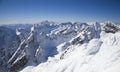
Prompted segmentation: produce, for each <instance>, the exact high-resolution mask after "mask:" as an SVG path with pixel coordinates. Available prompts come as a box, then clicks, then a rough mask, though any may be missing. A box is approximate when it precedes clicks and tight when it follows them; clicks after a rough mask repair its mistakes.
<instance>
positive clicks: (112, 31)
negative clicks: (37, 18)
mask: <svg viewBox="0 0 120 72" xmlns="http://www.w3.org/2000/svg"><path fill="white" fill-rule="evenodd" d="M119 67H120V25H119V24H115V23H112V22H104V23H98V22H91V23H80V22H75V23H71V22H66V23H56V22H49V21H43V22H41V23H39V24H14V25H1V26H0V72H19V71H20V72H120V69H119Z"/></svg>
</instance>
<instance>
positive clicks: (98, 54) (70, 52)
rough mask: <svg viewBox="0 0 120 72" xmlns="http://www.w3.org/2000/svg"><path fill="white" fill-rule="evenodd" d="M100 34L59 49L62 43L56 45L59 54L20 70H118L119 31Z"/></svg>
mask: <svg viewBox="0 0 120 72" xmlns="http://www.w3.org/2000/svg"><path fill="white" fill-rule="evenodd" d="M100 35H101V36H100V38H93V39H92V40H90V41H89V42H85V43H83V44H77V45H72V44H70V45H69V46H66V48H64V49H61V48H62V47H63V46H64V45H65V43H63V44H61V45H59V46H58V50H57V51H60V52H59V54H57V55H55V56H54V57H49V58H48V60H47V61H46V62H44V63H40V64H39V65H37V66H27V67H26V68H24V69H23V70H22V71H20V72H120V33H119V32H117V33H115V34H112V33H105V32H101V34H100ZM63 54H64V55H63ZM61 56H63V58H62V59H60V57H61Z"/></svg>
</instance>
